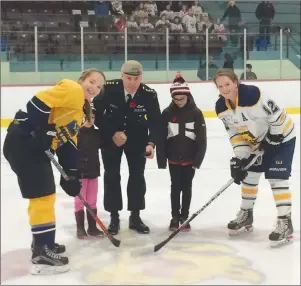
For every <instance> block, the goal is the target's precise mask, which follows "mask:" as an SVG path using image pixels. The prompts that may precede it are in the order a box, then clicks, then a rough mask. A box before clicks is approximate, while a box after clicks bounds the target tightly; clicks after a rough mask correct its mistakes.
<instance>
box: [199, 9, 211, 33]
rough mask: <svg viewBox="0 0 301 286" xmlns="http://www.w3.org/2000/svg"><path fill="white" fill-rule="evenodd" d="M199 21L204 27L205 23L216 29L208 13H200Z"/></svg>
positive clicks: (208, 26)
mask: <svg viewBox="0 0 301 286" xmlns="http://www.w3.org/2000/svg"><path fill="white" fill-rule="evenodd" d="M199 21H200V27H202V28H203V26H204V25H205V26H206V28H208V29H210V28H211V29H212V30H214V26H213V23H212V22H211V21H210V18H209V15H208V13H202V14H200V16H199Z"/></svg>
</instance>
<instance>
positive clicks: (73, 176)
mask: <svg viewBox="0 0 301 286" xmlns="http://www.w3.org/2000/svg"><path fill="white" fill-rule="evenodd" d="M65 172H66V174H67V175H68V177H69V180H68V181H67V180H65V179H64V178H63V177H62V176H61V180H60V185H61V187H62V189H63V190H64V191H65V192H66V194H67V195H69V196H71V197H76V196H77V195H78V194H79V193H80V190H81V188H82V184H81V182H80V173H79V172H78V170H65Z"/></svg>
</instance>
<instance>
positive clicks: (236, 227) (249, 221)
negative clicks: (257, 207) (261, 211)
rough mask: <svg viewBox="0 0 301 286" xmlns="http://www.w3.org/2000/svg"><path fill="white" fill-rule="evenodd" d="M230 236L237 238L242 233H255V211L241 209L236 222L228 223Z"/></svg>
mask: <svg viewBox="0 0 301 286" xmlns="http://www.w3.org/2000/svg"><path fill="white" fill-rule="evenodd" d="M228 229H229V235H230V236H235V235H238V234H239V233H242V232H252V231H253V209H248V210H245V209H241V210H240V211H239V212H238V214H237V217H236V219H235V220H231V221H230V222H229V223H228Z"/></svg>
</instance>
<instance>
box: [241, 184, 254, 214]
mask: <svg viewBox="0 0 301 286" xmlns="http://www.w3.org/2000/svg"><path fill="white" fill-rule="evenodd" d="M257 193H258V187H257V186H256V187H255V186H249V185H245V184H243V185H242V187H241V198H242V201H241V206H240V207H241V209H245V210H247V209H253V207H254V204H255V201H256V198H257Z"/></svg>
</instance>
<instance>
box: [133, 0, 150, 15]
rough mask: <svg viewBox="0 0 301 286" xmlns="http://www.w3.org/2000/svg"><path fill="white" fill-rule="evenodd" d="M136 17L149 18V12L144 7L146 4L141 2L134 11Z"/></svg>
mask: <svg viewBox="0 0 301 286" xmlns="http://www.w3.org/2000/svg"><path fill="white" fill-rule="evenodd" d="M134 15H135V18H147V17H148V13H147V11H146V10H145V8H144V4H143V3H142V2H140V4H139V7H138V8H137V9H136V10H135V12H134Z"/></svg>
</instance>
